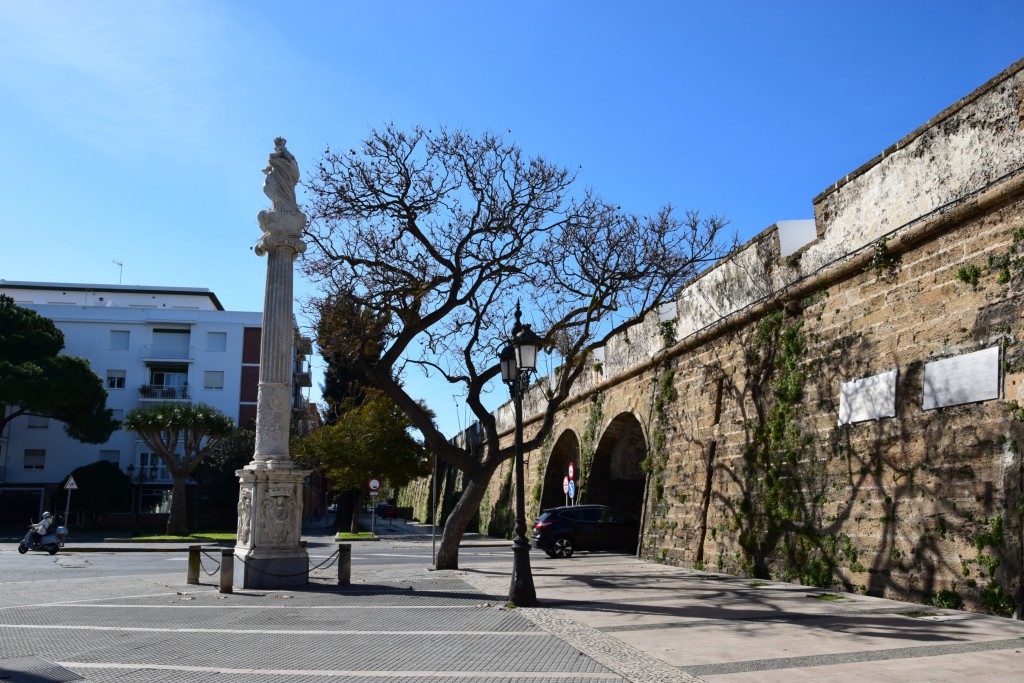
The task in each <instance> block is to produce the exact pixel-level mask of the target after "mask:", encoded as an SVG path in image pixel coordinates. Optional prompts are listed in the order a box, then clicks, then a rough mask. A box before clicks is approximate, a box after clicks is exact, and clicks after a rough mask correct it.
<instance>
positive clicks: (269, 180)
mask: <svg viewBox="0 0 1024 683" xmlns="http://www.w3.org/2000/svg"><path fill="white" fill-rule="evenodd" d="M287 142H288V141H287V140H285V139H284V138H280V137H279V138H274V151H273V152H271V154H270V157H269V159H268V160H267V161H268V163H267V167H266V168H265V169H263V173H264V174H265V175H266V176H267V177H266V179H265V180H264V181H263V194H265V195H267V197H269V198H270V204H271V206H272V207H273V211H298V210H299V205H298V202H296V201H295V186H296V185H298V183H299V164H298V162H297V161H295V157H294V156H293V155H292V153H291V152H289V151H288V148H287V147H285V144H286V143H287Z"/></svg>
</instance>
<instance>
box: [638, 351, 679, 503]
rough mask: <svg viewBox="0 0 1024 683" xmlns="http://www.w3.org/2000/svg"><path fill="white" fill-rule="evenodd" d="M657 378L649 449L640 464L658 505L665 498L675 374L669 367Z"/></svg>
mask: <svg viewBox="0 0 1024 683" xmlns="http://www.w3.org/2000/svg"><path fill="white" fill-rule="evenodd" d="M656 377H657V389H656V391H655V394H654V404H653V410H652V412H653V418H654V420H653V426H652V429H651V447H650V448H649V449H648V453H647V457H646V458H644V460H643V462H641V463H640V467H641V468H642V469H643V471H644V472H646V473H647V474H649V475H650V481H651V484H650V485H651V493H652V495H653V496H654V498H653V500H654V504H655V505H656V506H657V505H659V504H660V503H661V502H662V500H663V499H664V497H665V466H666V465H667V464H668V449H667V448H666V443H667V441H668V431H669V421H670V418H669V415H668V406H669V404H670V403H672V402H673V401H675V399H676V387H675V377H676V373H675V371H674V370H673V369H672V368H671V367H666V368H665V369H663V370H662V371H661V372H660V373H659V374H658V375H656Z"/></svg>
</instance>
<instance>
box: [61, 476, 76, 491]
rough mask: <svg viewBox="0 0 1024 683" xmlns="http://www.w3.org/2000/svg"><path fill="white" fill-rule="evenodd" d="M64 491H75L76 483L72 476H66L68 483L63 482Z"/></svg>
mask: <svg viewBox="0 0 1024 683" xmlns="http://www.w3.org/2000/svg"><path fill="white" fill-rule="evenodd" d="M64 490H65V491H77V490H78V484H76V483H75V478H74V477H68V483H66V484H64Z"/></svg>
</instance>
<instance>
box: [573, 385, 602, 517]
mask: <svg viewBox="0 0 1024 683" xmlns="http://www.w3.org/2000/svg"><path fill="white" fill-rule="evenodd" d="M603 422H604V394H602V393H601V392H600V391H599V392H597V393H596V394H594V399H593V400H592V401H591V403H590V412H589V413H588V414H587V425H586V427H585V428H584V429H583V437H582V438H581V439H580V469H582V470H583V472H582V476H581V477H580V479H579V493H578V494H577V497H578V499H579V500H586V489H587V482H588V481H589V480H590V474H591V467H592V466H593V464H594V454H595V453H596V452H597V439H598V436H599V435H600V432H601V425H602V423H603Z"/></svg>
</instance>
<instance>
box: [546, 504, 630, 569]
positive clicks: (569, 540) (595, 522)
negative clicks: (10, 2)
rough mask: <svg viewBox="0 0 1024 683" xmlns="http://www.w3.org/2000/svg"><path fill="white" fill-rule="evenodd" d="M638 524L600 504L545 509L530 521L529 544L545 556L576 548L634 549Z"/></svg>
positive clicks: (569, 552)
mask: <svg viewBox="0 0 1024 683" xmlns="http://www.w3.org/2000/svg"><path fill="white" fill-rule="evenodd" d="M639 535H640V523H639V522H637V521H636V520H635V519H633V518H632V517H630V516H629V515H627V514H626V513H624V512H619V511H618V510H614V509H612V508H610V507H606V506H604V505H570V506H568V507H559V508H552V509H550V510H545V511H544V512H543V513H542V514H541V516H540V518H539V519H538V520H537V521H536V522H534V524H533V535H532V536H531V537H530V543H531V545H533V547H535V548H540V549H541V550H543V551H544V552H546V553H547V554H548V556H549V557H572V554H573V553H574V552H575V551H577V550H614V551H619V552H624V553H633V552H636V542H637V538H638V537H639Z"/></svg>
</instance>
